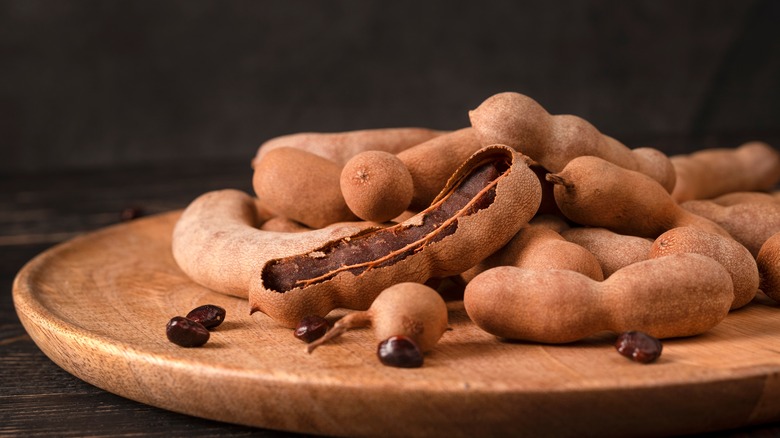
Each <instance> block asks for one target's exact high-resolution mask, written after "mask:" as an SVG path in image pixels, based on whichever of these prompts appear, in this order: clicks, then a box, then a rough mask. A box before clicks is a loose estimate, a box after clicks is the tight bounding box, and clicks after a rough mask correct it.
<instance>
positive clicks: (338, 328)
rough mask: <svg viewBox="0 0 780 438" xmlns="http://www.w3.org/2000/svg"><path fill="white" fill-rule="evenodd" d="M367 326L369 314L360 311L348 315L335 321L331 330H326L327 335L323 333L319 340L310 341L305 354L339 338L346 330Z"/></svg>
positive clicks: (369, 323) (369, 320) (369, 318)
mask: <svg viewBox="0 0 780 438" xmlns="http://www.w3.org/2000/svg"><path fill="white" fill-rule="evenodd" d="M369 325H371V312H369V311H362V312H353V313H350V314H349V315H347V316H345V317H343V318H341V319H339V320H338V321H336V323H335V324H333V328H332V329H330V330H328V331H327V333H325V334H324V335H323V336H322V337H321V338H319V339H316V340H314V341H311V342H310V343H309V344H308V345H307V346H306V352H307V353H309V354H311V352H312V351H314V350H315V349H317V347H319V346H320V345H322V344H325V343H328V342H330V341H331V340H332V339H335V338H337V337H339V336H341V335H342V334H344V333H345V332H346V331H347V330H351V329H353V328H359V327H367V326H369Z"/></svg>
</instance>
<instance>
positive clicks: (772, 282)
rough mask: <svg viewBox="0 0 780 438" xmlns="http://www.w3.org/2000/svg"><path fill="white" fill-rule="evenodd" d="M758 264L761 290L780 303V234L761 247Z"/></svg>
mask: <svg viewBox="0 0 780 438" xmlns="http://www.w3.org/2000/svg"><path fill="white" fill-rule="evenodd" d="M756 264H757V265H758V272H759V273H760V278H761V280H760V282H759V288H760V289H761V291H762V292H764V294H766V296H768V297H769V298H771V299H773V300H775V301H778V302H780V232H777V233H775V234H773V235H772V236H771V237H770V238H769V239H767V240H766V242H764V244H763V245H761V250H759V251H758V256H757V257H756Z"/></svg>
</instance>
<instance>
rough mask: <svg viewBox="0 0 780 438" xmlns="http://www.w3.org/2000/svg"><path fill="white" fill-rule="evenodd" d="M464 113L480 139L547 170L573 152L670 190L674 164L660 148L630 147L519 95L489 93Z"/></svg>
mask: <svg viewBox="0 0 780 438" xmlns="http://www.w3.org/2000/svg"><path fill="white" fill-rule="evenodd" d="M469 118H470V120H471V126H473V127H474V129H475V130H476V132H477V136H478V137H479V138H480V140H481V141H482V144H493V143H500V144H505V145H507V146H510V147H513V148H515V149H517V150H518V151H520V152H522V153H523V154H525V155H528V156H529V157H531V159H532V160H534V161H536V162H538V163H539V164H541V165H542V166H544V168H546V169H547V170H549V171H550V172H560V171H561V170H562V169H563V168H564V166H566V163H568V162H569V161H570V160H572V159H573V158H575V157H579V156H583V155H593V156H597V157H600V158H602V159H604V160H607V161H609V162H611V163H614V164H616V165H618V166H620V167H623V168H625V169H629V170H635V171H638V172H642V173H645V174H646V175H648V176H650V177H651V178H653V179H655V180H656V181H658V183H659V184H661V186H662V187H663V188H664V189H666V191H667V192H670V193H671V191H672V190H673V189H674V186H675V179H676V174H675V172H674V167H673V166H672V165H671V162H669V158H668V157H666V155H665V154H663V153H662V152H661V151H658V150H655V149H652V148H639V149H637V150H632V149H629V148H628V147H626V146H625V145H624V144H622V143H620V142H619V141H617V140H616V139H614V138H612V137H609V136H607V135H603V134H602V133H600V132H599V131H598V129H596V128H595V127H594V126H593V125H591V124H590V123H589V122H588V121H586V120H584V119H582V118H581V117H578V116H575V115H569V114H561V115H551V114H550V113H548V112H547V111H546V110H545V109H544V108H543V107H542V106H541V105H539V103H538V102H536V101H535V100H533V99H531V98H530V97H528V96H525V95H523V94H520V93H514V92H504V93H498V94H495V95H493V96H490V97H489V98H487V99H486V100H485V101H484V102H482V103H481V104H480V105H479V106H478V107H477V108H476V109H474V110H472V111H470V112H469ZM651 149H652V150H651Z"/></svg>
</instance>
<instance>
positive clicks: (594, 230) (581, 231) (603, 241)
mask: <svg viewBox="0 0 780 438" xmlns="http://www.w3.org/2000/svg"><path fill="white" fill-rule="evenodd" d="M561 236H562V237H563V238H564V239H566V240H568V241H569V242H574V243H576V244H578V245H580V246H582V247H583V248H585V249H587V250H588V251H590V253H591V254H593V256H594V257H596V260H598V262H599V266H601V271H602V272H603V273H604V277H605V278H608V277H609V276H610V275H612V274H613V273H615V271H617V270H619V269H621V268H624V267H626V266H628V265H630V264H633V263H636V262H640V261H642V260H646V259H647V254H648V252H649V251H650V247H651V246H652V245H653V241H652V240H650V239H648V238H645V237H637V236H630V235H626V234H619V233H615V232H614V231H610V230H608V229H606V228H601V227H571V228H569V229H567V230H564V231H562V232H561Z"/></svg>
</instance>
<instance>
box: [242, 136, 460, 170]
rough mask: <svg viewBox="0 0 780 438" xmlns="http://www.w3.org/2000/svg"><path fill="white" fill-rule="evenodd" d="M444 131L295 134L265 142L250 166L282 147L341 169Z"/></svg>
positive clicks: (399, 150) (396, 150) (420, 141)
mask: <svg viewBox="0 0 780 438" xmlns="http://www.w3.org/2000/svg"><path fill="white" fill-rule="evenodd" d="M446 132H447V131H439V130H435V129H428V128H418V127H400V128H377V129H360V130H356V131H345V132H298V133H295V134H287V135H282V136H279V137H274V138H272V139H270V140H267V141H265V142H264V143H263V144H262V145H260V147H259V148H258V149H257V154H256V155H255V158H254V159H253V160H252V167H254V166H255V165H257V163H258V162H260V160H262V159H263V157H264V156H265V154H267V153H269V152H271V151H272V150H274V149H277V148H283V147H289V148H295V149H300V150H303V151H306V152H309V153H312V154H314V155H318V156H320V157H323V158H326V159H328V160H330V161H333V162H334V163H336V164H338V165H339V166H343V165H344V164H346V162H347V161H349V159H350V158H352V157H354V156H355V155H357V154H359V153H361V152H365V151H374V150H376V151H384V152H389V153H391V154H398V153H399V152H401V151H403V150H405V149H408V148H410V147H412V146H415V145H418V144H420V143H423V142H425V141H428V140H430V139H432V138H434V137H438V136H439V135H442V134H444V133H446Z"/></svg>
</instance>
